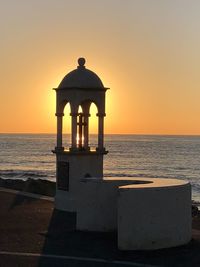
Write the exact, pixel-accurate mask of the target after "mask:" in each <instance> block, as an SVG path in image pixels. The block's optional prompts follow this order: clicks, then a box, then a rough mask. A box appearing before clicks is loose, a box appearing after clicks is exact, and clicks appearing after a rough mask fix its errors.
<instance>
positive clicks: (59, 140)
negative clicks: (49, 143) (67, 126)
mask: <svg viewBox="0 0 200 267" xmlns="http://www.w3.org/2000/svg"><path fill="white" fill-rule="evenodd" d="M56 116H57V146H56V149H59V150H63V149H64V148H63V146H62V127H63V126H62V124H63V123H62V122H63V116H64V114H63V113H56Z"/></svg>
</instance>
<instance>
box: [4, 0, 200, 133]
mask: <svg viewBox="0 0 200 267" xmlns="http://www.w3.org/2000/svg"><path fill="white" fill-rule="evenodd" d="M199 14H200V1H199V0H101V1H99V0H84V1H83V0H18V1H16V0H6V1H5V0H0V34H1V43H0V48H1V49H0V58H1V64H0V69H1V72H0V73H1V78H0V80H1V86H0V95H1V97H0V114H1V123H0V133H55V132H56V118H55V92H54V91H53V90H52V88H55V87H57V86H58V85H59V83H60V81H61V80H62V78H63V77H64V76H65V75H66V74H67V73H68V72H70V71H71V70H73V69H75V68H76V67H77V59H78V58H79V57H85V58H86V67H87V68H88V69H90V70H92V71H94V72H95V73H97V75H98V76H99V77H100V78H101V80H102V82H103V84H104V86H105V87H109V88H110V90H109V91H108V92H107V98H106V114H107V116H106V119H105V133H107V134H109V133H116V134H120V133H122V134H186V135H187V134H188V135H189V134H197V135H200V103H199V102H200V75H199V65H200V30H199V29H200V16H199ZM65 113H66V115H65V119H67V121H66V125H68V123H69V121H68V119H69V118H68V109H67V108H66V112H65ZM91 121H92V123H91V129H90V130H91V132H96V130H97V120H96V119H95V109H94V110H92V119H91ZM65 129H66V132H68V130H69V129H70V127H65Z"/></svg>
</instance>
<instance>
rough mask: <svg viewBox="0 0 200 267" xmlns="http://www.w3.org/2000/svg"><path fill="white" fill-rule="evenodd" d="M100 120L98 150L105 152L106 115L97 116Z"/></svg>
mask: <svg viewBox="0 0 200 267" xmlns="http://www.w3.org/2000/svg"><path fill="white" fill-rule="evenodd" d="M97 116H98V117H99V120H98V150H100V151H102V150H104V116H105V114H97Z"/></svg>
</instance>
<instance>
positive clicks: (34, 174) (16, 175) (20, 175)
mask: <svg viewBox="0 0 200 267" xmlns="http://www.w3.org/2000/svg"><path fill="white" fill-rule="evenodd" d="M53 177H55V176H54V174H52V173H47V172H45V171H31V170H30V171H27V170H26V171H25V170H0V178H2V179H8V178H12V179H22V180H27V179H28V178H33V179H39V178H43V179H44V178H46V179H47V180H52V178H53Z"/></svg>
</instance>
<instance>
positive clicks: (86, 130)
mask: <svg viewBox="0 0 200 267" xmlns="http://www.w3.org/2000/svg"><path fill="white" fill-rule="evenodd" d="M89 117H90V114H84V148H85V149H86V150H89V146H88V143H89Z"/></svg>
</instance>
